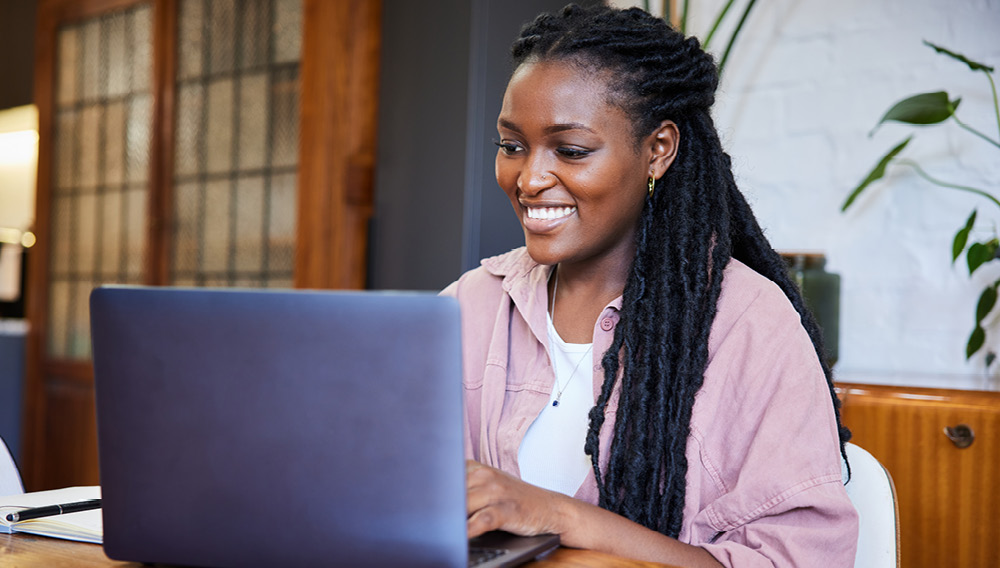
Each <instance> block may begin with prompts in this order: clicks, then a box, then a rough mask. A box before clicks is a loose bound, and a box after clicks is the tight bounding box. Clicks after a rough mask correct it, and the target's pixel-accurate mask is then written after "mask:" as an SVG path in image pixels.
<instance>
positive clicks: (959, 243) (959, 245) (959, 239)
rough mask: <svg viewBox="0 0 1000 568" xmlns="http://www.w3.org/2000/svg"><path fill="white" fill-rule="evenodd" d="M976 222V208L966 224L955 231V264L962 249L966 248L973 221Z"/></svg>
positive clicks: (953, 253) (952, 249)
mask: <svg viewBox="0 0 1000 568" xmlns="http://www.w3.org/2000/svg"><path fill="white" fill-rule="evenodd" d="M975 222H976V210H975V209H973V210H972V215H969V219H968V220H967V221H966V222H965V226H964V227H962V228H961V229H959V230H958V232H957V233H955V241H954V242H953V243H952V245H951V263H952V264H955V261H956V260H958V257H959V256H961V254H962V251H963V250H965V245H966V244H967V243H968V242H969V231H971V230H972V225H973V223H975Z"/></svg>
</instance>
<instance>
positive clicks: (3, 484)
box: [0, 438, 24, 497]
mask: <svg viewBox="0 0 1000 568" xmlns="http://www.w3.org/2000/svg"><path fill="white" fill-rule="evenodd" d="M21 493H24V486H23V485H21V474H20V473H18V471H17V464H15V463H14V458H13V457H11V455H10V450H8V449H7V444H6V443H5V442H4V441H3V438H0V497H2V496H4V495H18V494H21Z"/></svg>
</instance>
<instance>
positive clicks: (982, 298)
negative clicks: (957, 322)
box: [976, 286, 997, 325]
mask: <svg viewBox="0 0 1000 568" xmlns="http://www.w3.org/2000/svg"><path fill="white" fill-rule="evenodd" d="M996 304H997V289H996V287H995V286H987V287H986V289H985V290H983V293H982V294H980V295H979V303H978V304H976V325H982V323H983V319H985V318H986V316H987V315H989V313H990V310H992V309H993V306H995V305H996Z"/></svg>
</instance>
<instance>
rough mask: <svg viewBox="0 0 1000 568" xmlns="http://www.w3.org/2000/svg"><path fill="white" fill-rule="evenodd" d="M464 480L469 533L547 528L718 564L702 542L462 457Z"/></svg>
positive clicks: (587, 541) (685, 562) (644, 555)
mask: <svg viewBox="0 0 1000 568" xmlns="http://www.w3.org/2000/svg"><path fill="white" fill-rule="evenodd" d="M465 481H466V491H467V492H468V497H467V502H468V514H469V517H468V523H467V527H468V530H469V538H472V537H475V536H479V535H481V534H483V533H484V532H487V531H491V530H504V531H507V532H511V533H514V534H519V535H523V536H533V535H537V534H545V533H549V534H557V535H559V541H560V543H561V544H562V545H563V546H568V547H572V548H590V549H593V550H599V551H601V552H607V553H610V554H616V555H618V556H622V557H626V558H635V559H637V560H649V561H654V562H667V563H670V564H676V565H678V566H691V567H700V566H706V567H714V568H719V567H720V566H721V565H720V564H719V563H718V562H717V561H716V560H715V558H713V557H712V555H711V554H709V553H708V552H707V551H705V550H704V549H702V548H698V547H696V546H691V545H690V544H684V543H682V542H679V541H677V540H674V539H672V538H670V537H668V536H666V535H663V534H660V533H658V532H655V531H651V530H649V529H647V528H646V527H643V526H641V525H638V524H636V523H633V522H632V521H630V520H628V519H626V518H625V517H621V516H618V515H616V514H614V513H612V512H610V511H606V510H604V509H601V508H600V507H596V506H594V505H591V504H589V503H585V502H583V501H579V500H577V499H574V498H572V497H568V496H566V495H563V494H562V493H555V492H553V491H547V490H545V489H542V488H540V487H535V486H534V485H530V484H528V483H525V482H523V481H521V480H520V479H518V478H516V477H514V476H512V475H509V474H507V473H504V472H502V471H500V470H498V469H494V468H492V467H488V466H485V465H483V464H481V463H479V462H475V461H471V460H470V461H466V462H465Z"/></svg>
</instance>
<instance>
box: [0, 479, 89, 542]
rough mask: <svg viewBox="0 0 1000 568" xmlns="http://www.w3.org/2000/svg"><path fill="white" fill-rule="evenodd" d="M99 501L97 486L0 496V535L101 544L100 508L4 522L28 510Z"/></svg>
mask: <svg viewBox="0 0 1000 568" xmlns="http://www.w3.org/2000/svg"><path fill="white" fill-rule="evenodd" d="M100 498H101V488H100V486H98V485H90V486H83V487H66V488H64V489H53V490H51V491H36V492H33V493H22V494H20V495H8V496H6V497H0V533H13V532H22V533H31V534H37V535H41V536H49V537H54V538H63V539H67V540H77V541H81V542H93V543H96V544H101V542H102V541H103V539H104V524H103V522H102V521H103V517H102V515H101V510H100V509H92V510H90V511H80V512H77V513H66V514H65V515H53V516H51V517H42V518H40V519H29V520H27V521H19V522H16V523H11V522H8V521H7V515H8V514H9V513H13V512H15V511H20V510H23V509H27V508H31V507H43V506H45V505H59V504H61V503H75V502H77V501H86V500H88V499H100Z"/></svg>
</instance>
